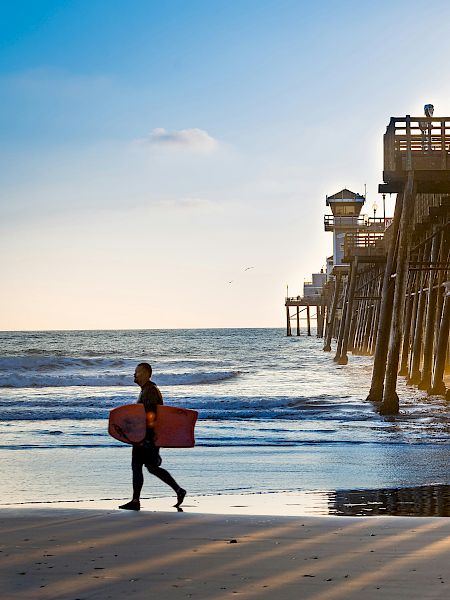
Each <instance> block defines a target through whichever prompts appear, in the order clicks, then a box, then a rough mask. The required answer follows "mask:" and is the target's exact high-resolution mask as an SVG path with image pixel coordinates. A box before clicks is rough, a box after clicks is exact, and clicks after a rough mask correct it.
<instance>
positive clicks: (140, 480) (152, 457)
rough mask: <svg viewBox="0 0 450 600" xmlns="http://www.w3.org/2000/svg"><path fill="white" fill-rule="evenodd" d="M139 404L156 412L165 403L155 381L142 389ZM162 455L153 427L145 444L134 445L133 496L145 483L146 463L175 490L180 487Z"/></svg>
mask: <svg viewBox="0 0 450 600" xmlns="http://www.w3.org/2000/svg"><path fill="white" fill-rule="evenodd" d="M138 404H143V405H144V408H145V412H146V413H147V412H154V413H156V409H157V406H158V404H163V399H162V396H161V392H160V391H159V389H158V388H157V386H156V385H155V384H154V383H153V381H148V382H147V383H146V384H145V385H144V387H143V388H142V390H141V393H140V394H139V398H138ZM161 462H162V461H161V457H160V455H159V448H157V447H156V446H155V443H154V432H153V429H150V428H148V429H147V435H146V437H145V441H144V444H143V445H142V446H137V445H135V446H133V453H132V459H131V468H132V470H133V498H134V499H136V500H138V499H139V497H140V494H141V490H142V486H143V484H144V475H143V473H142V470H143V469H142V468H143V466H144V465H145V466H146V467H147V470H148V471H149V473H151V474H152V475H155V476H156V477H158V478H159V479H161V481H164V483H167V485H169V486H170V487H171V488H172V489H173V490H174V491H175V492H177V491H178V490H179V489H180V486H179V485H178V483H177V482H176V481H175V479H174V478H173V477H172V475H171V474H170V473H169V472H168V471H166V470H165V469H162V468H161V467H160V465H161Z"/></svg>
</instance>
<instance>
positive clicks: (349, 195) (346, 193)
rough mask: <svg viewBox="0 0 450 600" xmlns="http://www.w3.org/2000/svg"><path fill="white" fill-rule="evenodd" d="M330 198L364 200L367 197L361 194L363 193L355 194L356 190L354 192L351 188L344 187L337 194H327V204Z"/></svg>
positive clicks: (336, 199) (335, 199)
mask: <svg viewBox="0 0 450 600" xmlns="http://www.w3.org/2000/svg"><path fill="white" fill-rule="evenodd" d="M329 200H334V201H337V202H339V200H344V201H345V200H353V201H354V200H357V201H361V200H362V201H364V200H365V198H364V196H361V194H355V192H352V191H351V190H348V189H347V188H344V189H343V190H341V191H340V192H337V193H336V194H333V195H332V196H327V204H328V201H329Z"/></svg>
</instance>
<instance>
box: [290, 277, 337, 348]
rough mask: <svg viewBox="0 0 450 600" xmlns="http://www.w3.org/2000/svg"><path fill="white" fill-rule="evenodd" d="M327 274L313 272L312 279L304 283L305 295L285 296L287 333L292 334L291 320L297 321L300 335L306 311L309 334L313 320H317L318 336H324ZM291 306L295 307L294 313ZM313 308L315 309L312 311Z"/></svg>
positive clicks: (308, 333) (309, 333)
mask: <svg viewBox="0 0 450 600" xmlns="http://www.w3.org/2000/svg"><path fill="white" fill-rule="evenodd" d="M326 281H327V274H326V273H324V272H323V270H321V271H320V273H313V274H312V275H311V280H310V281H305V282H304V283H303V296H287V297H286V298H285V307H286V335H287V336H288V337H290V336H291V335H292V325H291V322H292V321H293V320H294V321H295V323H296V330H297V335H300V322H301V320H302V317H301V313H302V312H306V317H305V318H306V331H307V335H309V336H310V335H311V320H312V319H315V320H316V321H317V337H323V329H324V319H325V306H326V296H325V292H324V290H325V285H326ZM291 308H294V314H292V313H291ZM311 308H314V309H315V313H312V311H311Z"/></svg>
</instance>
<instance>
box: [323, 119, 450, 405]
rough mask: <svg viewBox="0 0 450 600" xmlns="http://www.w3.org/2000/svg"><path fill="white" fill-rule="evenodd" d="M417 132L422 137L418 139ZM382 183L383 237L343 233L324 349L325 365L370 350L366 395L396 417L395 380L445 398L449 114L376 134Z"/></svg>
mask: <svg viewBox="0 0 450 600" xmlns="http://www.w3.org/2000/svg"><path fill="white" fill-rule="evenodd" d="M424 131H425V134H426V135H425V134H424ZM383 180H384V183H383V184H381V185H380V186H379V191H380V193H384V194H386V193H395V194H396V204H395V214H394V218H393V220H392V222H390V223H389V224H388V225H389V226H388V227H387V228H386V229H385V231H376V232H375V231H374V232H370V230H366V231H359V232H357V233H352V232H347V233H346V235H345V243H344V257H343V263H346V265H347V267H346V270H345V269H344V268H341V269H339V270H336V269H335V272H334V273H333V282H332V294H330V299H329V303H328V305H327V314H328V321H327V325H326V333H325V344H324V350H328V351H329V350H331V340H332V339H333V338H334V339H336V348H337V349H336V355H335V358H334V359H335V360H336V361H337V362H338V363H339V364H346V363H347V361H348V352H352V353H353V354H373V355H374V364H373V373H372V381H371V387H370V391H369V395H368V398H369V399H370V400H372V401H374V402H376V403H378V405H379V410H380V412H381V413H383V414H396V413H397V412H398V411H399V399H398V395H397V392H396V387H397V378H398V375H401V376H405V377H407V381H408V383H409V384H411V385H417V386H418V387H419V388H420V389H423V390H426V391H427V392H428V393H429V394H440V395H445V394H447V395H448V391H447V389H446V385H445V382H444V379H445V373H446V372H448V371H449V367H450V365H449V324H450V313H449V311H450V281H449V279H450V118H445V119H442V118H441V119H437V118H427V117H420V118H412V117H409V116H406V117H403V118H395V119H394V118H393V119H391V121H390V123H389V126H388V128H387V131H386V134H385V136H384V172H383Z"/></svg>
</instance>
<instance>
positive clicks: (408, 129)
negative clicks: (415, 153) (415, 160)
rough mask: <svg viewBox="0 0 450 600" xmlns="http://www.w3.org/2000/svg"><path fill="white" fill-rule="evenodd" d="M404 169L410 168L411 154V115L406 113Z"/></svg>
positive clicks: (408, 169)
mask: <svg viewBox="0 0 450 600" xmlns="http://www.w3.org/2000/svg"><path fill="white" fill-rule="evenodd" d="M406 170H407V171H411V170H412V156H411V116H410V115H406Z"/></svg>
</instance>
